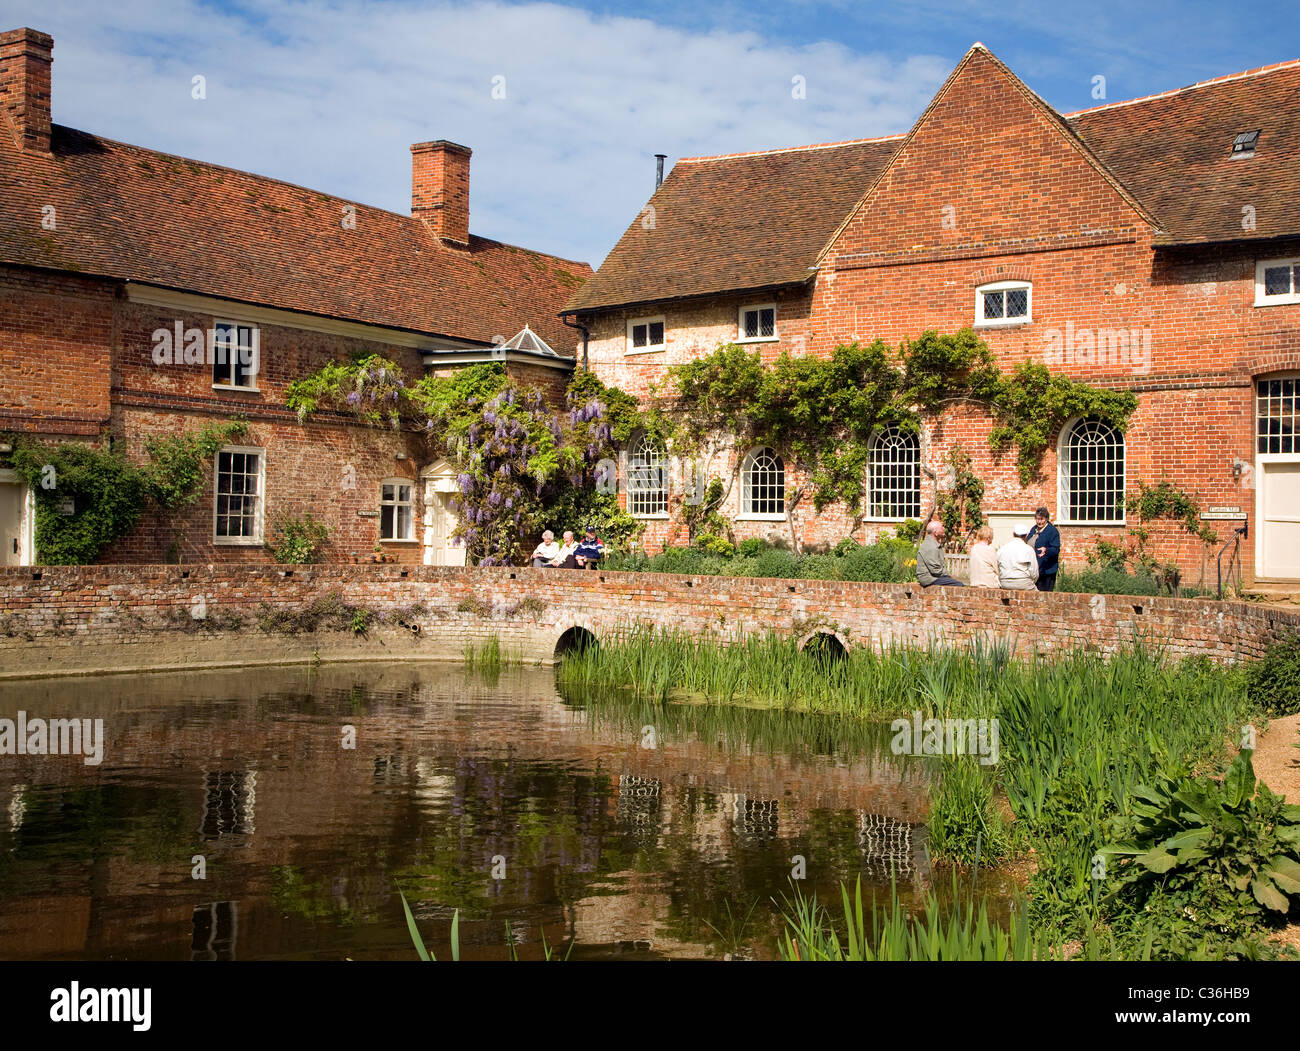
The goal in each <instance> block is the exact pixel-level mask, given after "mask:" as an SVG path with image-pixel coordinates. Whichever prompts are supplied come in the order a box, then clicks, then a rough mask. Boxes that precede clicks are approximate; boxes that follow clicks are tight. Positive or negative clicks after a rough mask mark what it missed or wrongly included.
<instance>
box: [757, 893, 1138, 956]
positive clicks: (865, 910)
mask: <svg viewBox="0 0 1300 1051" xmlns="http://www.w3.org/2000/svg"><path fill="white" fill-rule="evenodd" d="M840 907H841V912H840V914H839V915H838V916H837V915H834V914H833V913H832V912H831V910H830V909H828V908H826V907H825V906H823V905H821V904H819V903H818V901H817V899H816V897H812V898H806V897H804V896H803V894H802V892H801V891H799V890H798V889H796V891H795V896H794V897H793V898H792V899H790V898H787V899H786V901H785V904H784V910H783V913H782V916H783V919H784V920H785V931H784V933H783V935H782V938H781V942H780V946H779V949H780V953H781V958H782V959H783V960H802V961H810V960H811V961H849V960H860V961H873V960H877V961H904V960H907V961H911V960H926V961H931V962H939V961H943V962H951V961H973V960H979V961H985V962H989V961H1016V960H1063V959H1066V958H1073V959H1082V960H1116V959H1122V958H1124V954H1123V953H1122V951H1121V950H1120V948H1119V947H1118V944H1117V942H1116V940H1115V938H1114V936H1113V935H1112V934H1111V933H1110V932H1098V931H1095V930H1093V931H1090V932H1089V933H1088V936H1087V937H1085V938H1083V939H1080V940H1079V941H1078V942H1076V943H1075V944H1073V945H1067V944H1066V943H1065V942H1063V941H1062V940H1061V938H1060V937H1059V936H1058V935H1056V934H1055V932H1051V931H1039V932H1033V931H1032V929H1031V925H1030V921H1029V916H1028V911H1027V910H1026V908H1025V903H1024V898H1023V897H1021V898H1017V899H1016V901H1015V903H1014V907H1013V909H1012V920H1011V922H1010V923H1009V924H1008V925H1007V926H1006V927H1004V926H1002V925H1001V924H999V923H997V922H995V921H994V920H993V919H992V918H991V917H990V916H989V912H988V906H987V903H986V901H985V900H984V899H982V898H981V899H979V900H978V902H977V901H976V898H975V894H974V892H973V891H970V892H963V891H962V890H961V889H960V888H958V887H957V886H956V880H955V878H954V894H953V900H952V902H951V904H944V903H942V902H941V901H940V899H939V897H938V895H936V894H935V893H934V892H933V891H930V892H929V893H927V894H926V897H925V902H924V906H923V908H922V910H921V911H920V912H919V913H911V912H909V911H908V910H907V908H906V907H905V906H904V905H903V904H902V902H900V901H899V898H898V889H897V887H893V888H891V893H890V900H889V902H888V904H885V905H882V904H879V903H877V902H876V901H875V900H874V898H873V900H872V902H871V904H870V906H869V907H868V906H865V905H864V902H863V900H862V879H861V877H859V878H858V880H857V882H856V884H855V886H854V890H853V895H852V897H850V895H849V889H848V887H847V886H845V885H843V884H841V886H840ZM1136 955H1137V956H1138V957H1139V958H1145V959H1149V958H1150V952H1149V947H1148V951H1147V952H1146V953H1145V954H1143V953H1142V952H1138V953H1137V954H1136Z"/></svg>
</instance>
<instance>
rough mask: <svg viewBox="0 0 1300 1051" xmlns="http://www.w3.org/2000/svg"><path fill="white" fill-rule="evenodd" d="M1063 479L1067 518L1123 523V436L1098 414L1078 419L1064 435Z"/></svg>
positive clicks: (1061, 488)
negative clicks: (1097, 415)
mask: <svg viewBox="0 0 1300 1051" xmlns="http://www.w3.org/2000/svg"><path fill="white" fill-rule="evenodd" d="M1060 481H1061V485H1060V506H1061V509H1062V511H1063V512H1064V514H1063V515H1062V517H1063V518H1064V519H1065V520H1066V521H1069V522H1114V523H1122V522H1123V521H1124V505H1123V500H1124V436H1123V435H1122V434H1120V432H1119V431H1117V430H1116V429H1115V428H1114V427H1112V426H1111V425H1110V424H1108V423H1106V422H1105V421H1104V420H1101V419H1098V418H1097V417H1095V416H1089V417H1087V418H1085V419H1081V420H1077V421H1076V422H1075V423H1074V424H1073V425H1072V426H1070V427H1068V428H1066V430H1065V433H1064V435H1063V437H1062V441H1061V448H1060ZM1058 513H1059V512H1058Z"/></svg>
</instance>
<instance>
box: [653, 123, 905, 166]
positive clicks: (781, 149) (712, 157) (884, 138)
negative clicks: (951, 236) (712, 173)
mask: <svg viewBox="0 0 1300 1051" xmlns="http://www.w3.org/2000/svg"><path fill="white" fill-rule="evenodd" d="M906 135H907V132H905V131H900V132H897V133H895V134H893V135H876V136H873V137H871V138H867V139H844V140H842V141H841V142H814V143H809V144H808V145H806V146H777V147H774V148H773V149H770V150H745V151H743V152H741V153H714V154H708V155H705V156H700V157H678V158H677V163H678V164H688V163H691V162H695V161H723V160H730V159H731V158H733V157H761V156H763V155H765V154H769V153H799V152H802V151H804V150H830V149H836V148H838V147H840V146H861V145H862V144H863V143H867V142H891V141H892V140H894V139H902V138H905V137H906Z"/></svg>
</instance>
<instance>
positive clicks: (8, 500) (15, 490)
mask: <svg viewBox="0 0 1300 1051" xmlns="http://www.w3.org/2000/svg"><path fill="white" fill-rule="evenodd" d="M35 525H36V507H35V502H34V501H33V499H32V493H31V490H30V489H29V488H28V487H27V485H26V484H25V483H24V482H23V481H22V479H20V478H19V476H18V474H17V472H15V471H9V470H0V566H30V565H31V564H32V562H33V561H35V558H34V555H35V552H34V548H35V544H34V542H33V539H34V538H33V533H34V531H35Z"/></svg>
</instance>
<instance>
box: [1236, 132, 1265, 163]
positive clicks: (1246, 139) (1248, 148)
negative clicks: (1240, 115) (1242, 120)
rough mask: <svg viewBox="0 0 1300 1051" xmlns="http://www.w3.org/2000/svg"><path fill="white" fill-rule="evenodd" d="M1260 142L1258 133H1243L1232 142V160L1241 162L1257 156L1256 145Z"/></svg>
mask: <svg viewBox="0 0 1300 1051" xmlns="http://www.w3.org/2000/svg"><path fill="white" fill-rule="evenodd" d="M1258 141H1259V132H1258V131H1243V132H1242V133H1241V134H1240V135H1238V136H1237V137H1236V138H1235V139H1233V140H1232V159H1233V160H1240V159H1244V158H1246V157H1253V156H1255V143H1257V142H1258Z"/></svg>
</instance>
